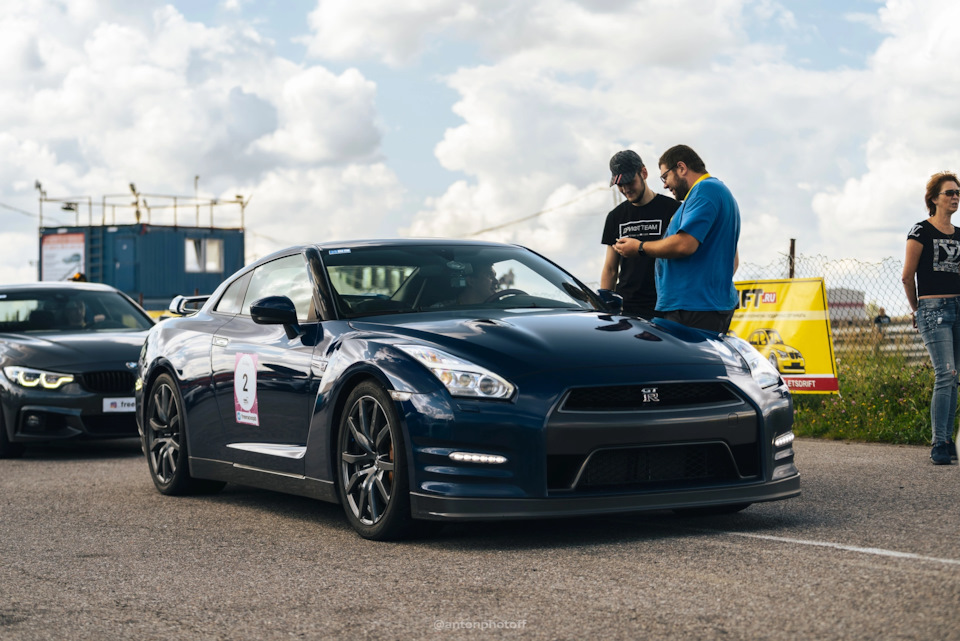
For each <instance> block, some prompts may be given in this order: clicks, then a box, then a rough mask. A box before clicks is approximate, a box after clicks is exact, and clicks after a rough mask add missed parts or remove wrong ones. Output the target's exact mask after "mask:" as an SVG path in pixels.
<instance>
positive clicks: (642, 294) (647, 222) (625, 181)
mask: <svg viewBox="0 0 960 641" xmlns="http://www.w3.org/2000/svg"><path fill="white" fill-rule="evenodd" d="M610 172H611V174H613V176H612V178H610V186H611V187H612V186H613V185H616V186H617V187H618V188H619V189H620V193H621V194H623V196H624V198H626V200H625V201H623V202H622V203H620V204H619V205H617V207H616V208H614V210H613V211H611V212H610V213H609V214H607V220H606V223H605V224H604V226H603V239H602V240H601V242H602V243H603V244H604V245H606V246H607V254H606V257H605V259H604V261H603V271H602V272H601V273H600V287H602V288H603V289H614V290H616V292H617V293H618V294H620V295H621V296H622V297H623V313H624V314H629V315H631V316H640V317H641V318H653V317H655V316H657V315H658V314H657V312H656V311H655V310H656V306H657V285H656V281H655V278H654V261H655V259H654V258H652V257H650V256H647V255H645V254H641V255H639V256H631V257H621V256H620V254H618V253H617V252H616V251H615V250H614V249H613V245H614V243H616V242H617V239H618V238H623V237H625V236H629V237H631V238H637V239H639V240H643V241H648V240H659V239H661V238H663V233H664V232H665V231H666V229H667V223H669V222H670V219H671V218H672V217H673V213H674V212H675V211H677V208H678V207H679V206H680V203H678V202H677V201H676V200H674V199H673V198H668V197H667V196H662V195H660V194H658V193H656V192H655V191H653V190H652V189H650V186H649V185H647V168H646V167H644V165H643V161H642V160H640V156H639V155H637V153H636V152H634V151H631V150H629V149H628V150H625V151H618V152H617V153H616V154H614V155H613V158H611V159H610Z"/></svg>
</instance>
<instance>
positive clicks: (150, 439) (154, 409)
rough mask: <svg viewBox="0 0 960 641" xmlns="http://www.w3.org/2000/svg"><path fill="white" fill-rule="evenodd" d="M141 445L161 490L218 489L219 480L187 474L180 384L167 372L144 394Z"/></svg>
mask: <svg viewBox="0 0 960 641" xmlns="http://www.w3.org/2000/svg"><path fill="white" fill-rule="evenodd" d="M147 398H148V399H149V400H148V402H147V413H146V416H145V418H144V428H143V449H144V452H146V455H147V465H148V466H149V467H150V478H151V479H153V484H154V485H155V486H156V487H157V490H159V491H160V493H161V494H169V495H173V496H177V495H184V494H201V493H212V492H219V491H220V490H221V489H223V486H224V485H226V483H224V482H223V481H209V480H205V479H195V478H193V477H192V476H190V464H189V461H190V459H189V455H188V454H187V432H186V422H185V418H186V415H185V414H184V411H183V399H181V398H180V388H179V386H177V384H176V382H175V381H174V380H173V377H172V376H170V375H169V374H161V375H160V376H158V377H157V380H155V381H154V383H153V385H152V386H151V387H150V392H149V394H148V395H147Z"/></svg>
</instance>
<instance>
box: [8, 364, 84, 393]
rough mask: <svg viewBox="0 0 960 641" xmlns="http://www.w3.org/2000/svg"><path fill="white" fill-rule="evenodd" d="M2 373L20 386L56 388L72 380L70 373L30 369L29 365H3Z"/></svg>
mask: <svg viewBox="0 0 960 641" xmlns="http://www.w3.org/2000/svg"><path fill="white" fill-rule="evenodd" d="M3 373H4V374H6V375H7V378H9V379H10V380H11V381H13V382H14V383H16V384H17V385H20V386H21V387H38V386H39V387H42V388H44V389H57V388H58V387H61V386H63V385H66V384H67V383H72V382H73V375H72V374H60V373H58V372H45V371H43V370H39V369H30V368H29V367H17V366H12V367H4V368H3Z"/></svg>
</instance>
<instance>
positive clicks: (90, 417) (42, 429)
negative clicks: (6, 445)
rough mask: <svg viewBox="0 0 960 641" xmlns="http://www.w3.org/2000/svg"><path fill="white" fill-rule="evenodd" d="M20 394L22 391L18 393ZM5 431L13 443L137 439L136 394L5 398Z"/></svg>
mask: <svg viewBox="0 0 960 641" xmlns="http://www.w3.org/2000/svg"><path fill="white" fill-rule="evenodd" d="M18 392H19V390H18ZM2 404H3V414H4V416H3V418H4V421H3V423H4V429H6V430H7V435H8V437H9V439H10V441H11V442H14V443H40V442H44V441H57V440H63V439H72V438H81V439H107V438H126V437H131V436H136V435H137V424H136V420H135V417H134V412H133V411H106V410H109V409H116V410H129V409H132V407H133V393H132V392H131V393H129V394H124V393H119V394H101V393H95V392H86V391H75V392H73V393H62V392H59V391H57V392H52V391H51V392H43V391H32V390H31V391H30V392H29V393H23V392H19V393H16V394H9V393H7V394H4V395H3V399H2Z"/></svg>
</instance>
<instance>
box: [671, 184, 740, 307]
mask: <svg viewBox="0 0 960 641" xmlns="http://www.w3.org/2000/svg"><path fill="white" fill-rule="evenodd" d="M680 231H683V232H686V233H688V234H690V235H691V236H693V237H694V238H696V239H697V240H698V241H700V246H699V247H698V248H697V251H695V252H693V253H692V254H690V255H689V256H686V257H685V258H658V259H657V292H658V299H657V310H658V311H661V312H672V311H676V310H679V309H682V310H687V311H691V312H704V311H718V312H719V311H730V310H732V309H735V308H736V307H737V302H738V300H739V298H738V296H737V289H736V287H734V285H733V259H734V256H735V255H736V252H737V243H739V242H740V208H739V207H738V206H737V201H736V200H734V198H733V194H731V193H730V190H729V189H728V188H727V186H726V185H724V184H723V183H722V182H720V181H719V180H717V179H716V178H705V179H703V180H701V181H700V182H699V183H697V184H696V185H694V187H693V189H691V190H690V193H689V194H687V199H686V200H685V201H683V205H681V206H680V209H678V210H677V213H675V214H674V215H673V218H672V219H671V220H670V224H669V225H668V226H667V233H666V234H664V237H666V236H670V235H673V234H676V233H677V232H680Z"/></svg>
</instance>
